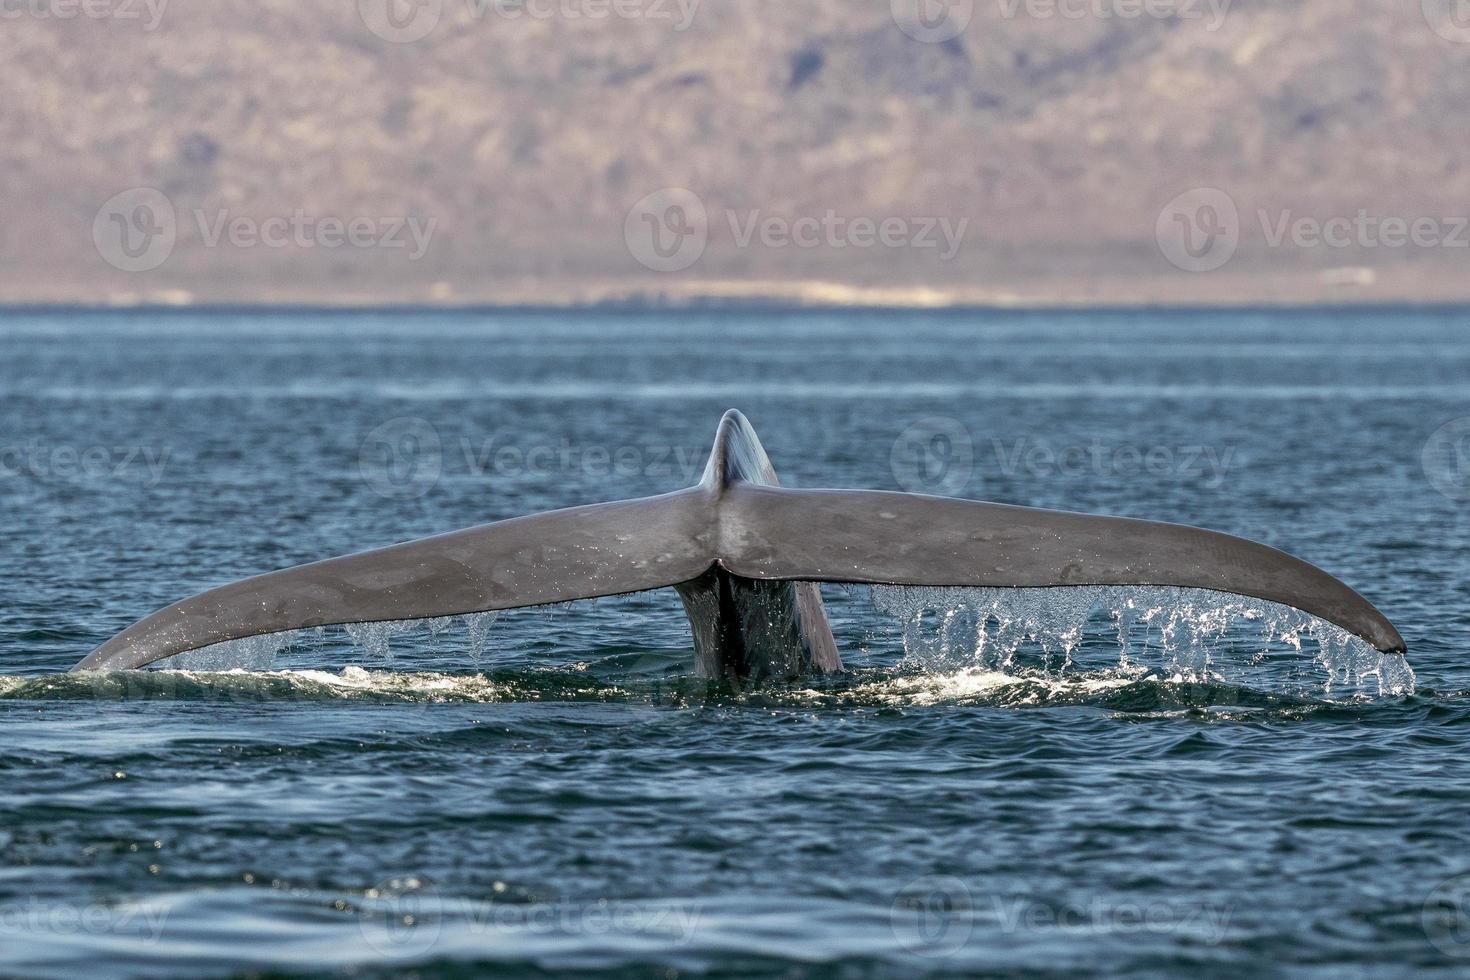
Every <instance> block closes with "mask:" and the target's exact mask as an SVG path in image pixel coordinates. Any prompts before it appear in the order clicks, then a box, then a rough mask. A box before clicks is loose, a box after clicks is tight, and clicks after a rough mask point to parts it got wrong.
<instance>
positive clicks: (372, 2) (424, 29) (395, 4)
mask: <svg viewBox="0 0 1470 980" xmlns="http://www.w3.org/2000/svg"><path fill="white" fill-rule="evenodd" d="M357 15H358V16H359V17H361V18H362V22H363V24H365V25H366V26H367V29H368V30H370V31H372V32H373V33H374V34H376V35H377V36H378V37H380V38H382V39H383V40H385V41H388V42H390V43H392V44H412V43H413V42H415V41H422V40H423V39H424V38H426V37H428V36H429V34H430V33H432V32H433V30H434V28H436V27H438V26H439V20H440V18H442V17H443V16H444V0H357Z"/></svg>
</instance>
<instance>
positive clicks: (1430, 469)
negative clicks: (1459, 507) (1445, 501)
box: [1421, 418, 1470, 500]
mask: <svg viewBox="0 0 1470 980" xmlns="http://www.w3.org/2000/svg"><path fill="white" fill-rule="evenodd" d="M1421 461H1422V462H1423V465H1424V475H1425V477H1427V478H1428V480H1429V485H1430V486H1432V487H1434V489H1435V490H1437V491H1439V492H1440V493H1442V494H1444V495H1445V496H1446V497H1448V498H1449V499H1450V500H1470V418H1458V419H1454V420H1452V421H1450V422H1446V423H1445V424H1444V425H1442V426H1440V427H1439V428H1438V429H1436V430H1435V431H1434V433H1433V434H1432V435H1430V437H1429V439H1428V440H1427V441H1426V442H1425V443H1424V452H1423V454H1422V456H1421Z"/></svg>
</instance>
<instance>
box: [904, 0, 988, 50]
mask: <svg viewBox="0 0 1470 980" xmlns="http://www.w3.org/2000/svg"><path fill="white" fill-rule="evenodd" d="M890 5H891V7H892V11H893V21H894V23H896V24H897V25H898V29H899V30H901V31H903V32H904V33H905V34H907V35H908V36H909V37H911V38H913V39H914V40H915V41H922V42H923V43H925V44H943V43H944V42H945V41H953V40H954V39H955V38H957V37H959V36H960V35H961V34H963V33H964V32H965V28H967V27H969V26H970V21H972V20H974V19H975V0H890Z"/></svg>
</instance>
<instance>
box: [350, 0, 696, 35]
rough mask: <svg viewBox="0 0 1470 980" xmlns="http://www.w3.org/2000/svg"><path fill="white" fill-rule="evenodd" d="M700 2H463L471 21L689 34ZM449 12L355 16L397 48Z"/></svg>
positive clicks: (432, 0)
mask: <svg viewBox="0 0 1470 980" xmlns="http://www.w3.org/2000/svg"><path fill="white" fill-rule="evenodd" d="M701 2H702V0H463V3H464V11H465V14H466V15H467V16H468V18H469V19H470V20H472V21H476V22H479V21H484V20H486V19H487V18H490V17H495V18H499V19H502V20H509V21H517V20H540V21H547V20H568V21H603V20H644V21H652V22H655V23H667V24H669V25H670V27H671V29H672V30H674V31H676V32H682V31H687V30H688V29H689V28H690V26H691V25H693V23H694V18H695V16H696V15H697V14H698V13H699V7H700V4H701ZM450 10H451V3H450V0H358V3H357V12H358V16H359V17H360V18H361V19H362V22H363V24H364V25H365V26H366V27H367V29H368V30H370V31H372V32H373V33H374V34H376V35H377V36H378V37H380V38H382V39H383V40H385V41H391V42H392V43H394V44H412V43H413V42H415V41H422V40H423V39H424V38H426V37H428V36H429V35H430V34H432V33H433V32H434V29H435V28H436V27H438V26H439V24H440V22H441V21H443V19H444V17H445V15H446V13H448V12H449V11H450Z"/></svg>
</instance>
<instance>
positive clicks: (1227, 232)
mask: <svg viewBox="0 0 1470 980" xmlns="http://www.w3.org/2000/svg"><path fill="white" fill-rule="evenodd" d="M1252 217H1254V219H1255V222H1256V224H1257V225H1258V226H1259V229H1260V240H1261V241H1262V242H1263V243H1264V244H1265V246H1266V247H1267V248H1268V249H1273V250H1274V249H1287V248H1290V249H1298V250H1311V249H1321V248H1326V249H1337V250H1349V249H1351V250H1355V251H1364V252H1371V251H1375V250H1380V249H1387V250H1397V249H1408V248H1415V249H1423V250H1430V249H1449V250H1458V249H1470V215H1425V214H1418V215H1390V214H1377V213H1374V212H1373V211H1371V210H1369V209H1368V208H1359V209H1357V211H1356V213H1354V214H1341V215H1326V216H1323V215H1314V214H1301V213H1299V212H1297V211H1296V210H1294V209H1292V208H1281V209H1278V210H1270V209H1267V208H1257V209H1256V210H1255V211H1254V213H1253V215H1252ZM1245 226H1246V222H1244V221H1243V220H1242V218H1241V213H1240V209H1239V208H1238V206H1237V204H1236V202H1235V199H1234V198H1233V197H1231V196H1230V195H1229V194H1227V193H1226V192H1225V191H1222V190H1220V189H1219V188H1214V187H1200V188H1196V189H1194V190H1191V191H1186V192H1185V193H1183V194H1181V195H1179V196H1178V197H1176V198H1174V199H1173V200H1172V201H1170V202H1169V203H1168V204H1167V205H1165V206H1164V208H1163V210H1162V211H1161V212H1160V213H1159V218H1158V222H1157V223H1156V225H1155V229H1154V232H1155V237H1156V239H1157V241H1158V245H1159V250H1160V251H1161V252H1162V253H1163V254H1164V257H1165V258H1166V259H1168V261H1169V262H1170V264H1172V265H1174V266H1175V267H1177V268H1180V269H1183V270H1185V271H1186V272H1213V271H1215V270H1216V269H1219V268H1221V267H1223V266H1224V265H1226V264H1227V263H1228V262H1229V261H1230V260H1231V259H1232V258H1234V257H1235V253H1236V251H1237V250H1238V249H1239V248H1240V244H1241V241H1242V238H1243V233H1244V230H1245Z"/></svg>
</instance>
